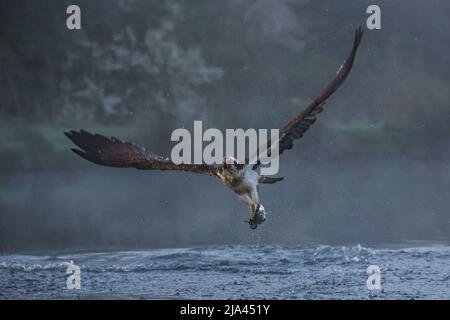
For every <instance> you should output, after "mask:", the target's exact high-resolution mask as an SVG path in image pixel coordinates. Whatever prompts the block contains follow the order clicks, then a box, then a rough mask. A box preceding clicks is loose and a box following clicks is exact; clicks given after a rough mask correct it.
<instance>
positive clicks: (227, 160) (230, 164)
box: [222, 156, 244, 172]
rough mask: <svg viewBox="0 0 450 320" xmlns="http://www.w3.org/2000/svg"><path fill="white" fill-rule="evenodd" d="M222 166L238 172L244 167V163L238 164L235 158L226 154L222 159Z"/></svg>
mask: <svg viewBox="0 0 450 320" xmlns="http://www.w3.org/2000/svg"><path fill="white" fill-rule="evenodd" d="M222 168H223V169H225V170H229V171H235V172H238V171H240V170H242V169H243V168H244V164H239V163H238V162H237V160H236V159H235V158H233V157H230V156H226V157H224V158H223V160H222Z"/></svg>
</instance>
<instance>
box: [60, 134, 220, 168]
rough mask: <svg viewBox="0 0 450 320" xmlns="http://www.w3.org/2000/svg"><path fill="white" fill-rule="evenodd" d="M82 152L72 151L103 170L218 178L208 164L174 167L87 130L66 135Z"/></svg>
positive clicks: (134, 148)
mask: <svg viewBox="0 0 450 320" xmlns="http://www.w3.org/2000/svg"><path fill="white" fill-rule="evenodd" d="M64 134H65V135H66V136H67V137H68V138H69V139H70V140H72V142H73V143H75V144H76V145H77V146H78V147H79V149H72V151H73V152H75V153H76V154H77V155H79V156H80V157H82V158H84V159H86V160H88V161H90V162H93V163H96V164H99V165H103V166H110V167H119V168H136V169H145V170H177V171H189V172H196V173H203V174H210V175H213V174H215V171H216V169H215V167H214V166H210V165H205V164H200V165H195V164H179V165H177V164H174V163H173V162H172V161H170V160H165V159H163V158H162V157H160V156H157V155H154V154H151V153H149V152H147V151H145V150H144V149H143V148H140V147H138V146H136V145H135V144H132V143H130V142H124V141H121V140H119V139H117V138H114V137H111V138H107V137H105V136H102V135H99V134H92V133H90V132H88V131H85V130H80V131H70V132H65V133H64Z"/></svg>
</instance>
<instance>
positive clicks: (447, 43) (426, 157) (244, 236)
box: [0, 0, 450, 253]
mask: <svg viewBox="0 0 450 320" xmlns="http://www.w3.org/2000/svg"><path fill="white" fill-rule="evenodd" d="M69 4H77V5H79V6H80V7H81V12H82V20H81V23H82V30H80V31H70V30H68V29H67V28H66V18H67V15H66V8H67V6H68V5H69ZM371 4H378V5H380V6H381V9H382V30H381V31H369V30H367V29H366V28H365V37H364V39H363V42H362V45H361V47H360V50H359V52H358V55H357V58H356V62H355V65H354V67H353V70H352V72H351V73H350V75H349V77H348V79H347V80H346V82H345V83H344V84H343V86H342V87H341V88H340V89H339V90H338V91H337V92H336V94H335V95H333V96H332V97H331V98H330V99H329V101H328V102H327V104H326V106H325V112H324V113H322V114H321V115H320V116H319V119H318V121H317V122H316V124H315V125H314V126H313V127H312V128H311V129H310V130H309V131H308V132H307V134H306V135H305V137H304V138H303V139H301V140H299V141H298V142H297V143H296V144H295V147H294V148H293V149H292V150H291V151H288V152H285V153H284V154H283V155H282V157H281V164H280V173H279V175H282V176H285V177H286V178H285V180H284V181H283V182H281V183H278V184H275V185H267V186H262V188H261V190H260V197H261V199H262V203H263V204H264V206H265V208H266V210H268V214H269V216H268V221H267V222H266V223H265V224H264V225H262V226H261V227H259V228H258V229H257V230H256V231H251V230H250V229H249V227H248V224H246V223H244V222H243V220H244V219H246V218H247V217H248V215H249V212H248V209H247V208H246V207H245V205H244V204H243V203H241V202H240V201H239V200H238V199H237V198H236V196H235V195H234V194H233V193H232V192H231V190H228V189H226V188H225V187H224V186H223V185H221V183H219V181H218V180H216V179H214V178H211V177H206V176H201V175H195V174H188V173H178V172H164V173H161V172H156V171H155V172H152V171H138V170H133V169H114V168H107V167H100V166H96V165H94V164H91V163H88V162H87V161H84V160H82V159H81V158H79V157H77V156H76V155H75V154H73V153H72V152H71V151H70V150H69V148H70V147H71V143H70V141H68V140H67V139H66V138H65V137H64V136H63V132H64V131H65V130H70V129H81V128H83V129H87V130H89V131H92V132H98V133H102V134H105V135H114V136H117V137H119V138H123V139H125V140H129V141H133V142H135V143H137V144H139V145H141V146H145V147H146V148H147V149H149V150H151V151H153V152H155V153H159V154H162V155H164V156H168V155H170V150H171V148H172V147H173V145H174V144H173V143H171V142H170V134H171V132H172V130H174V129H176V128H179V127H183V126H184V127H186V128H191V127H192V125H193V121H194V120H203V127H204V128H205V129H206V128H209V127H217V128H220V129H225V128H245V129H246V128H256V129H258V128H278V127H282V126H284V125H285V124H286V123H287V122H288V121H289V120H290V119H291V118H292V117H293V116H295V115H296V114H297V113H299V112H300V111H302V110H303V108H304V107H305V106H306V105H307V104H308V103H309V102H310V101H311V100H312V99H313V98H314V97H315V96H316V95H317V94H318V93H319V92H321V90H322V89H323V88H324V87H325V85H326V84H327V83H328V82H329V81H330V80H331V79H332V78H333V77H334V75H335V73H336V71H337V69H338V67H339V66H340V64H341V63H342V62H343V61H344V59H345V57H346V55H347V54H348V51H349V49H350V47H351V44H352V41H353V35H354V30H355V28H356V27H357V26H359V25H363V26H364V27H365V22H366V19H367V17H368V15H367V14H366V8H367V7H368V6H369V5H371ZM449 14H450V2H449V1H446V0H431V1H420V0H414V1H412V0H408V1H406V0H403V1H359V0H358V1H356V0H352V1H350V0H348V1H333V0H320V1H308V0H299V1H293V0H258V1H238V0H230V1H219V0H214V1H211V0H208V1H207V0H202V1H200V0H199V1H181V0H180V1H157V0H151V1H148V0H145V1H144V0H134V1H133V0H120V1H119V0H114V1H110V0H95V1H87V0H77V1H60V0H48V1H31V0H30V1H25V0H16V1H13V0H3V1H1V2H0V136H1V139H0V251H1V252H3V253H6V252H14V251H21V252H26V251H39V250H41V251H45V250H104V249H110V248H120V249H133V248H150V247H169V246H178V247H186V246H191V245H208V244H241V243H246V244H248V243H252V244H256V243H286V244H300V245H302V244H307V243H318V244H346V243H361V244H365V243H372V244H374V243H375V244H396V243H405V242H410V241H435V242H448V241H449V240H450V232H449V231H450V215H449V208H450V200H449V195H450V194H449V192H450V165H449V163H450V162H449V159H450V148H449V146H450V127H449V120H450V105H449V101H450V90H449V89H450V72H449V66H450V50H449V49H450V32H449V30H450V19H448V17H449Z"/></svg>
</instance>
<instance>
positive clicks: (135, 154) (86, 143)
mask: <svg viewBox="0 0 450 320" xmlns="http://www.w3.org/2000/svg"><path fill="white" fill-rule="evenodd" d="M362 36H363V31H362V29H361V28H358V29H357V30H356V32H355V38H354V41H353V46H352V49H351V51H350V54H349V56H348V57H347V59H346V60H345V62H344V64H343V65H342V66H341V67H340V68H339V70H338V72H337V74H336V77H335V78H334V79H333V81H331V83H330V84H329V85H328V86H327V87H326V88H325V90H324V91H323V92H322V93H321V94H320V95H319V96H318V97H317V98H316V99H315V100H314V101H313V102H312V103H311V104H310V105H309V106H308V107H307V108H306V109H304V110H303V112H301V113H300V114H298V115H297V116H296V117H295V118H293V119H292V120H291V121H290V122H289V123H288V124H287V125H286V126H285V127H283V128H282V129H280V134H279V141H278V143H279V150H278V152H279V154H282V153H283V152H284V151H285V150H289V149H291V148H292V146H293V143H294V140H296V139H299V138H301V137H302V136H303V134H304V133H305V132H306V131H307V130H308V128H309V127H310V126H311V125H312V124H313V123H314V122H315V121H316V117H317V115H318V114H319V113H320V112H322V110H323V105H324V103H325V102H326V100H327V99H328V98H329V97H330V96H331V95H332V94H333V93H334V92H335V91H336V90H337V89H338V88H339V87H340V86H341V84H342V83H343V82H344V80H345V79H346V78H347V76H348V74H349V72H350V70H351V68H352V65H353V61H354V59H355V55H356V51H357V49H358V46H359V44H360V42H361V39H362ZM65 135H66V136H67V137H68V138H69V139H70V140H72V142H73V143H74V144H76V145H77V146H78V147H79V149H72V151H73V152H75V153H76V154H77V155H79V156H80V157H82V158H84V159H86V160H88V161H90V162H93V163H96V164H99V165H103V166H110V167H118V168H136V169H142V170H174V171H187V172H194V173H201V174H205V175H210V176H215V177H217V178H218V179H219V180H220V181H222V182H223V183H224V184H225V185H226V186H227V187H229V188H231V189H232V190H233V191H234V192H235V193H236V195H237V196H238V197H239V198H240V199H241V200H243V201H244V202H245V203H246V204H247V206H248V207H249V208H250V210H251V215H250V217H249V219H248V220H247V222H248V223H249V225H250V228H252V229H256V227H257V226H258V225H259V224H261V223H263V222H264V221H265V220H266V212H265V209H264V206H263V205H262V204H261V203H260V201H259V196H258V186H259V185H260V184H272V183H275V182H278V181H281V180H283V178H282V177H281V178H274V177H268V176H263V175H260V174H259V173H258V171H257V169H258V167H259V166H260V164H261V163H260V162H259V160H257V161H256V163H254V161H252V163H253V164H252V163H250V162H249V161H246V163H244V164H239V163H237V161H236V160H235V159H234V158H232V157H225V158H224V160H223V162H222V164H221V165H219V166H214V165H206V164H175V163H173V162H172V161H171V160H168V159H164V158H163V157H160V156H157V155H155V154H152V153H150V152H147V151H145V149H143V148H140V147H138V146H136V145H135V144H132V143H130V142H124V141H121V140H119V139H117V138H114V137H111V138H107V137H105V136H102V135H99V134H91V133H89V132H87V131H85V130H80V131H70V132H65ZM270 144H271V142H270V140H269V142H268V144H267V145H266V147H267V148H268V147H270ZM258 154H259V153H258Z"/></svg>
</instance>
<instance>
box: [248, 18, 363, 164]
mask: <svg viewBox="0 0 450 320" xmlns="http://www.w3.org/2000/svg"><path fill="white" fill-rule="evenodd" d="M362 37H363V30H362V28H361V27H360V28H358V29H357V30H356V32H355V39H354V41H353V46H352V50H351V51H350V54H349V56H348V57H347V59H346V60H345V62H344V64H343V65H342V66H341V67H340V68H339V70H338V72H337V74H336V77H335V78H334V79H333V81H331V82H330V84H329V85H328V86H327V87H326V88H325V90H324V91H323V92H322V93H321V94H320V95H319V96H318V97H317V98H316V99H315V100H314V101H313V102H312V103H311V104H310V105H309V106H308V107H307V108H306V109H305V110H303V112H302V113H300V114H299V115H297V116H296V117H295V118H294V119H292V120H291V121H290V122H289V123H288V124H287V125H286V126H285V127H284V128H282V129H281V130H280V134H279V149H278V152H279V154H282V153H283V151H284V150H289V149H291V148H292V146H293V145H294V140H296V139H300V138H301V137H303V134H304V133H305V132H306V131H307V130H308V129H309V127H310V126H311V125H312V124H313V123H314V122H315V121H316V117H317V114H319V113H320V112H322V110H323V105H324V104H325V102H326V100H327V99H328V98H329V97H330V96H331V95H332V94H333V93H334V92H335V91H336V90H337V89H338V88H339V87H340V86H341V85H342V83H343V82H344V80H345V79H346V78H347V76H348V74H349V73H350V70H351V69H352V66H353V61H354V60H355V56H356V51H357V50H358V46H359V44H360V42H361V39H362ZM270 146H271V141H270V140H269V142H268V143H267V144H266V145H265V146H264V148H265V149H268V148H269V147H270ZM260 150H261V149H260ZM264 151H265V150H264ZM259 154H260V153H258V155H259ZM252 159H254V158H252ZM258 165H259V161H257V164H256V166H255V167H257V166H258Z"/></svg>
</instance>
